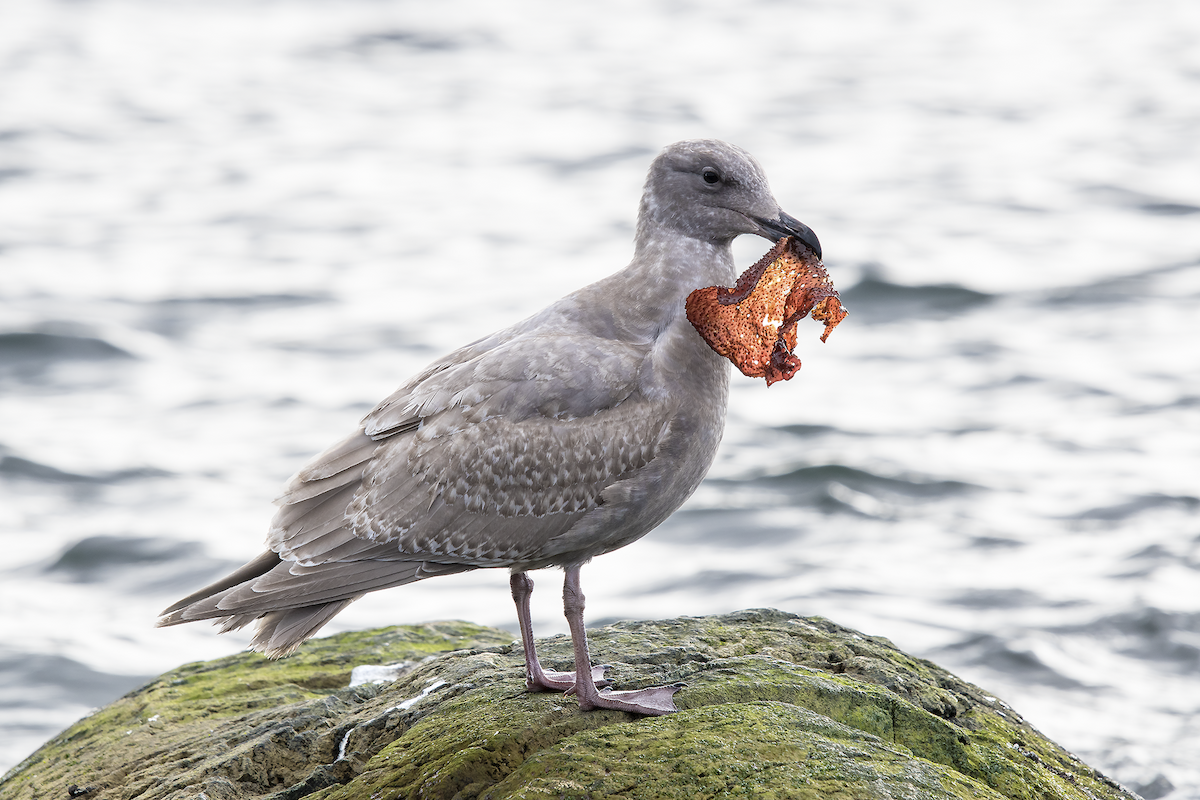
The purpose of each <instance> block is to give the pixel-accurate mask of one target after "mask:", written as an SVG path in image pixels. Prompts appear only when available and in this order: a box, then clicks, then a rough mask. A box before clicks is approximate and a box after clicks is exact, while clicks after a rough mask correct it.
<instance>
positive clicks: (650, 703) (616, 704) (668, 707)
mask: <svg viewBox="0 0 1200 800" xmlns="http://www.w3.org/2000/svg"><path fill="white" fill-rule="evenodd" d="M686 685H687V684H685V683H673V684H671V685H670V686H651V687H649V688H647V689H633V690H631V691H625V692H614V691H612V690H611V689H605V690H604V691H602V692H590V693H589V694H590V695H591V697H586V698H585V697H580V698H579V708H580V709H581V710H583V711H591V710H592V709H594V708H611V709H613V710H615V711H628V712H629V713H631V714H645V715H646V716H648V717H661V716H663V715H664V714H672V713H674V712H675V711H678V709H677V708H675V701H674V700H672V697H673V696H674V695H675V693H676V692H678V691H679V690H680V689H682V688H683V687H684V686H686Z"/></svg>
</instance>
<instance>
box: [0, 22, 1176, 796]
mask: <svg viewBox="0 0 1200 800" xmlns="http://www.w3.org/2000/svg"><path fill="white" fill-rule="evenodd" d="M0 15H2V18H3V23H2V24H0V545H2V546H3V548H4V554H5V557H4V559H3V564H2V565H0V769H6V768H9V767H12V766H14V765H16V764H17V763H18V762H19V761H20V760H21V759H22V758H24V756H26V755H27V754H29V753H30V752H32V751H33V750H34V749H35V748H36V747H37V746H38V745H39V744H40V743H41V742H42V741H44V740H45V739H47V738H49V737H50V736H52V735H53V734H55V733H56V732H58V731H59V730H61V729H62V728H64V727H66V726H67V725H69V724H71V723H72V722H74V721H75V720H76V719H78V718H79V717H80V716H81V715H83V714H85V713H87V712H88V710H89V709H91V708H93V707H96V706H100V705H103V704H105V703H107V702H109V701H110V700H112V699H114V698H115V697H117V696H119V695H120V694H122V693H123V692H125V691H127V690H129V689H131V688H134V687H135V686H137V685H138V684H139V683H141V682H142V681H144V680H145V679H146V678H148V677H149V676H153V675H156V674H158V673H160V672H162V671H164V670H167V669H170V668H172V667H174V666H176V665H178V664H180V663H183V662H186V661H192V660H197V659H205V658H212V657H216V656H219V655H223V654H227V653H230V652H234V651H237V650H238V649H240V648H242V647H244V646H245V644H246V642H247V641H248V636H247V635H246V634H244V633H242V634H231V635H227V636H218V635H217V634H216V631H215V629H213V628H211V627H208V626H205V625H193V626H183V627H177V628H171V629H166V630H157V629H154V628H153V627H152V625H153V620H154V618H155V615H156V613H157V612H158V611H159V610H160V609H161V608H162V607H164V606H165V605H167V604H168V603H170V602H172V601H174V600H175V599H177V598H178V597H179V596H181V595H182V594H185V593H187V592H190V591H191V590H192V589H194V588H196V587H198V586H199V585H201V584H203V583H204V582H206V581H207V580H209V579H211V578H213V577H215V576H216V575H217V574H218V573H221V572H223V571H225V570H227V569H229V568H232V567H234V566H237V565H239V564H241V563H242V562H243V561H245V560H247V559H248V558H249V557H252V556H253V555H255V554H257V553H258V552H259V550H260V547H261V544H262V539H263V536H264V535H265V531H266V525H267V522H268V520H269V519H270V516H271V513H272V506H271V504H270V500H271V499H272V498H273V497H274V496H276V494H278V492H279V490H280V489H281V487H282V484H283V482H284V481H285V480H286V479H287V477H288V476H289V475H290V474H291V473H292V472H294V471H295V470H296V469H297V468H298V467H299V466H301V465H302V464H303V462H304V461H305V460H306V459H307V458H308V457H310V456H311V455H312V454H314V453H316V452H317V451H319V450H321V449H323V448H324V447H325V446H326V445H328V444H329V443H331V442H332V441H333V440H334V439H335V438H336V437H339V436H341V435H343V434H345V433H347V432H349V431H350V430H352V429H353V427H354V425H355V424H356V422H357V420H358V419H359V418H360V417H361V416H362V415H363V414H364V413H365V412H366V411H368V410H369V409H370V408H371V407H372V406H373V405H374V403H375V402H377V401H378V400H379V399H381V398H382V397H384V396H386V395H387V394H388V393H389V392H390V391H391V390H392V389H393V388H395V386H397V385H398V384H399V383H400V382H402V381H403V380H404V379H406V378H407V377H408V376H409V375H411V374H412V373H413V372H415V371H416V370H418V369H420V368H421V367H422V366H424V365H425V364H426V363H427V362H428V361H429V360H431V359H433V358H434V357H436V356H438V355H440V354H442V353H444V352H446V351H448V350H450V349H452V348H454V347H456V346H458V345H460V344H463V343H465V342H467V341H470V340H472V339H474V338H477V337H479V336H481V335H484V334H486V333H488V332H490V331H492V330H495V329H496V328H499V327H502V326H504V325H507V324H509V323H511V322H513V321H515V320H517V319H520V318H522V317H524V316H526V315H528V314H530V313H532V312H533V311H536V310H537V309H538V308H540V307H542V306H543V305H545V304H546V303H548V302H550V301H552V300H554V299H555V298H557V297H559V296H561V295H562V294H564V293H566V292H568V291H571V290H572V289H574V288H577V287H579V286H582V285H583V284H585V283H588V282H590V281H592V280H595V279H598V278H600V277H602V276H604V275H606V274H608V273H610V272H612V271H614V270H615V269H618V268H620V267H621V266H623V265H624V264H625V263H626V261H627V260H628V258H629V255H630V253H631V237H632V233H633V221H634V215H635V213H636V208H637V199H638V196H639V193H640V187H641V184H642V181H643V179H644V175H645V170H646V167H647V166H648V164H649V162H650V160H651V159H652V158H653V156H654V154H655V153H656V152H657V151H658V150H659V149H660V148H661V147H663V146H664V145H666V144H668V143H670V142H672V141H675V140H677V139H682V138H690V137H700V136H704V137H710V136H711V137H718V138H724V139H727V140H729V141H733V142H736V143H738V144H740V145H742V146H744V147H746V148H747V149H748V150H750V151H751V152H753V153H754V154H755V155H756V156H757V157H758V158H759V160H760V161H761V162H762V163H763V165H764V167H765V168H766V171H767V173H768V175H769V176H770V177H771V180H772V185H773V188H774V191H775V194H776V197H777V198H778V199H779V200H780V202H781V204H782V205H783V207H784V208H785V209H786V210H787V211H788V212H789V213H791V214H792V215H794V216H796V217H798V218H800V219H802V220H803V221H804V222H806V223H807V224H809V225H810V226H812V227H813V229H814V230H816V232H817V233H818V235H819V236H820V238H821V241H822V243H823V245H824V248H825V254H826V264H827V266H828V267H829V270H830V273H831V275H832V276H833V279H834V281H835V283H836V284H837V285H838V287H839V288H840V289H841V290H842V296H843V299H844V302H845V305H846V306H847V307H848V308H849V309H850V312H851V315H850V316H849V317H848V318H847V320H846V321H845V322H844V323H843V324H842V325H841V326H840V327H839V328H838V329H837V330H836V331H834V333H833V334H832V335H831V336H830V338H829V341H828V343H826V344H823V345H822V344H821V343H820V342H819V341H818V339H817V336H818V334H819V331H820V327H819V326H816V325H812V324H811V323H808V322H803V323H802V326H801V328H800V344H799V346H798V348H797V353H798V355H799V356H800V357H801V359H802V360H803V363H804V366H803V368H802V369H801V371H800V373H799V374H798V375H797V377H796V378H795V379H793V380H792V381H790V382H787V383H780V384H777V385H775V386H772V387H771V388H770V389H768V388H767V387H766V386H764V385H763V382H762V381H751V380H750V379H746V378H741V377H736V378H735V381H734V388H733V393H732V397H731V405H730V414H729V423H728V429H727V432H726V437H725V441H724V443H723V445H722V449H721V452H720V454H719V456H718V459H717V463H716V464H715V466H714V467H713V469H712V471H711V473H710V476H709V478H708V480H707V481H706V482H705V483H704V484H703V485H702V486H701V488H700V489H699V491H698V492H697V494H696V495H695V496H694V497H693V498H692V499H691V500H690V501H689V502H688V503H687V505H686V506H685V507H684V508H683V509H682V510H680V511H679V512H678V513H677V514H676V515H675V516H674V517H672V518H671V519H670V520H669V521H668V522H666V523H665V524H664V525H662V526H661V527H660V528H659V529H658V530H657V531H655V532H653V533H652V534H650V535H649V536H648V537H646V538H645V539H643V540H642V541H640V542H638V543H637V544H635V545H633V546H631V547H628V548H626V549H624V550H622V551H619V552H617V553H614V554H610V555H607V556H603V557H601V558H599V559H597V560H596V561H595V562H593V563H592V564H591V565H589V566H588V567H586V568H585V570H584V573H583V580H584V586H585V590H586V591H587V595H588V606H589V608H588V610H589V615H590V620H589V621H590V622H592V623H603V622H605V621H610V620H614V619H619V618H654V617H665V616H673V615H679V614H709V613H720V612H727V611H731V610H735V609H739V608H746V607H761V606H774V607H778V608H782V609H786V610H789V611H793V612H797V613H802V614H822V615H825V616H828V617H830V618H832V619H834V620H836V621H838V622H840V623H843V624H848V625H852V626H855V627H858V628H860V629H862V630H864V631H866V632H869V633H871V634H876V635H883V636H887V637H889V638H891V639H892V640H893V641H894V642H896V644H897V645H899V646H900V647H902V648H904V649H906V650H908V651H910V652H913V653H916V654H919V655H921V656H925V657H929V658H932V659H934V660H937V661H938V662H940V663H942V664H944V665H946V666H947V667H949V668H950V669H953V670H955V671H956V672H958V673H959V674H960V675H962V676H963V677H964V678H966V679H968V680H971V681H974V682H976V683H979V684H981V685H983V686H986V687H988V688H989V689H990V690H991V691H993V692H995V693H996V694H998V695H1000V696H1002V697H1003V698H1004V699H1005V700H1006V701H1008V702H1009V703H1011V704H1012V705H1013V706H1014V707H1015V708H1017V709H1018V710H1019V711H1020V712H1021V713H1022V714H1024V715H1025V716H1026V717H1027V718H1029V719H1030V721H1031V722H1033V724H1035V725H1036V726H1038V727H1039V728H1040V729H1041V730H1042V731H1043V732H1045V733H1046V734H1048V735H1049V736H1051V737H1052V738H1054V739H1056V740H1057V741H1059V742H1060V743H1061V744H1062V745H1064V746H1065V747H1067V748H1068V749H1070V750H1072V751H1074V752H1076V753H1077V754H1078V755H1080V756H1081V757H1083V758H1084V759H1085V760H1086V761H1088V762H1089V763H1090V764H1092V765H1094V766H1096V767H1097V768H1099V769H1101V770H1103V771H1104V772H1106V773H1107V774H1109V775H1111V776H1112V777H1114V778H1115V779H1117V780H1119V781H1121V782H1123V783H1125V784H1127V785H1128V786H1130V787H1131V788H1133V789H1135V790H1136V791H1139V792H1140V793H1141V794H1142V795H1143V796H1144V797H1146V798H1149V799H1150V800H1157V798H1170V800H1181V799H1182V798H1196V797H1200V766H1198V765H1200V99H1198V98H1200V47H1197V46H1196V42H1197V41H1200V5H1197V4H1196V3H1192V2H1184V0H1147V1H1146V2H1142V3H1137V4H1132V3H1125V2H1117V1H1116V0H1090V1H1089V2H1083V0H1051V1H1050V2H1046V0H1042V1H1041V2H1033V1H1032V0H1005V2H1000V1H999V0H985V2H981V3H972V4H957V3H951V2H946V1H944V0H884V2H866V0H841V2H832V1H829V0H826V1H820V0H811V1H810V2H797V3H780V2H766V1H765V0H764V1H762V2H747V3H742V4H738V5H737V6H736V7H734V6H730V5H729V4H723V3H716V2H708V3H701V2H648V3H642V2H639V3H633V2H625V3H622V2H617V3H610V4H605V5H604V7H603V11H600V10H598V9H597V8H596V7H594V6H567V5H564V4H553V3H548V2H545V3H536V2H517V3H506V4H495V3H487V2H483V1H482V0H476V1H474V2H470V1H462V2H458V1H456V0H449V2H445V3H440V4H429V3H415V2H412V3H410V2H390V1H388V0H354V1H352V2H337V3H334V2H317V1H316V0H311V1H309V2H303V1H302V0H274V1H270V0H249V1H248V2H233V1H232V0H217V1H216V2H211V1H206V2H200V0H190V1H188V0H175V1H173V2H169V3H161V2H151V0H87V1H86V2H66V1H65V0H63V1H62V2H51V0H6V2H5V4H4V8H3V10H2V12H0ZM768 246H769V245H768V243H767V242H765V241H763V240H757V239H756V240H751V239H749V238H746V237H743V239H742V240H739V242H738V243H737V244H736V247H735V250H736V252H737V254H738V258H739V262H740V263H741V264H743V265H749V264H750V263H752V262H753V261H754V260H755V259H756V258H757V257H758V256H759V255H761V254H762V253H763V252H764V251H765V250H766V249H767V247H768ZM535 580H536V581H537V582H538V591H537V592H535V594H534V614H535V624H536V626H537V629H538V631H539V633H540V634H543V635H548V634H552V633H559V632H564V631H565V629H566V626H565V623H564V621H563V620H562V616H561V609H560V601H559V588H558V581H559V576H558V574H556V573H554V572H544V573H539V574H537V575H535ZM443 618H465V619H470V620H474V621H477V622H481V623H486V624H492V625H500V626H505V627H508V628H510V629H513V628H515V620H514V618H513V612H512V610H511V606H510V603H509V601H508V589H507V579H506V574H505V573H504V572H503V571H480V572H475V573H470V574H466V575H459V576H454V577H449V578H442V579H438V580H435V581H428V582H425V583H422V584H417V585H414V586H410V587H406V588H403V589H399V590H392V591H388V592H383V593H379V594H376V595H372V596H370V597H368V598H365V599H364V600H362V601H360V602H358V603H356V604H354V605H353V606H351V607H350V608H349V609H348V610H347V611H346V612H344V613H343V614H342V615H340V616H339V617H338V618H337V619H336V620H335V621H334V622H333V623H332V624H331V625H330V626H329V627H328V628H327V631H328V632H336V631H338V630H345V629H352V628H361V627H366V626H374V625H386V624H394V623H408V622H418V621H422V620H429V619H443Z"/></svg>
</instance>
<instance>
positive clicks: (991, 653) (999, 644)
mask: <svg viewBox="0 0 1200 800" xmlns="http://www.w3.org/2000/svg"><path fill="white" fill-rule="evenodd" d="M941 654H946V655H947V656H948V657H947V658H945V659H944V660H945V661H953V662H954V663H955V664H958V665H970V666H982V667H986V668H987V669H990V670H994V671H996V672H1001V673H1005V674H1007V675H1011V676H1013V677H1015V678H1018V679H1019V680H1020V682H1021V683H1023V684H1040V685H1042V686H1052V687H1054V688H1056V689H1088V688H1092V687H1089V686H1087V685H1086V684H1084V683H1083V682H1081V681H1078V680H1076V679H1075V678H1072V677H1071V676H1070V675H1066V674H1064V673H1062V672H1060V671H1058V670H1056V669H1054V668H1053V667H1052V666H1050V665H1049V664H1047V663H1046V661H1045V660H1044V659H1042V657H1041V656H1039V655H1038V654H1037V653H1036V652H1035V651H1034V650H1033V649H1031V648H1028V647H1022V646H1020V645H1019V644H1017V643H1015V642H1010V641H1008V640H1005V639H1003V638H1001V637H999V636H996V635H995V634H991V633H981V634H976V635H972V636H969V637H968V638H966V639H964V640H962V641H961V642H957V643H955V644H952V645H948V646H946V647H942V648H940V649H939V650H938V651H937V652H936V654H934V657H935V658H937V659H940V658H941ZM960 668H961V667H960Z"/></svg>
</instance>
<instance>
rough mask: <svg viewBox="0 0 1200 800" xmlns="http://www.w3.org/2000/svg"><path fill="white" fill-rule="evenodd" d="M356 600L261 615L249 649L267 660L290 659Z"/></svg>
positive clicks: (351, 599) (349, 599)
mask: <svg viewBox="0 0 1200 800" xmlns="http://www.w3.org/2000/svg"><path fill="white" fill-rule="evenodd" d="M357 599H358V598H357V597H351V598H348V599H346V600H338V601H336V602H333V603H323V604H322V605H318V606H306V607H305V608H289V609H286V610H284V611H272V612H270V613H268V614H264V615H263V616H262V617H259V619H258V630H256V631H255V632H254V639H253V640H252V641H251V642H250V649H251V650H256V651H258V652H260V653H263V654H264V655H266V656H267V657H268V658H283V657H284V656H286V655H291V654H292V653H293V652H295V650H296V648H297V647H299V646H300V644H301V643H302V642H303V641H304V640H305V639H308V638H310V637H311V636H312V635H313V634H315V633H316V632H317V631H319V630H320V629H321V627H322V626H324V625H325V623H326V622H329V620H331V619H333V617H334V616H335V615H336V614H337V613H338V612H340V611H341V610H342V609H343V608H345V607H346V606H348V605H350V604H351V603H353V602H354V601H355V600H357Z"/></svg>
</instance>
